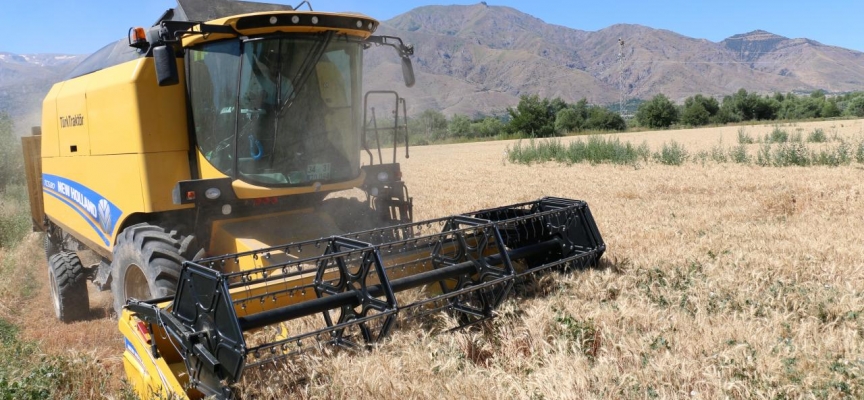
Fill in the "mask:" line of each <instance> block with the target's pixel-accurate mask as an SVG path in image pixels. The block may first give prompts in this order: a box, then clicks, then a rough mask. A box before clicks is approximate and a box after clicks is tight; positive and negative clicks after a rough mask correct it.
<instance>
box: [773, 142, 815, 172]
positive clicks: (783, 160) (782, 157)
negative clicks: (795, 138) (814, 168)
mask: <svg viewBox="0 0 864 400" xmlns="http://www.w3.org/2000/svg"><path fill="white" fill-rule="evenodd" d="M772 163H773V165H774V166H777V167H788V166H792V165H795V166H799V167H805V166H807V165H810V157H809V152H808V151H807V147H806V146H805V145H804V144H803V143H783V144H781V145H780V146H778V147H777V150H776V151H775V152H774V157H773V160H772Z"/></svg>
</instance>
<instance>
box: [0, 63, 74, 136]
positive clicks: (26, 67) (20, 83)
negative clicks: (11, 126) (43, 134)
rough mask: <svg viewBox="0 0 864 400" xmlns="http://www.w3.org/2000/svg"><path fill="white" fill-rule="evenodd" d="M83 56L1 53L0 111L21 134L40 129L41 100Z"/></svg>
mask: <svg viewBox="0 0 864 400" xmlns="http://www.w3.org/2000/svg"><path fill="white" fill-rule="evenodd" d="M83 59H84V56H75V55H61V54H34V55H17V54H11V53H3V52H0V111H6V112H8V113H9V114H10V115H11V116H12V118H13V120H14V121H15V131H16V133H18V134H23V133H26V132H30V127H31V126H35V125H40V124H41V123H40V122H39V121H40V119H41V116H40V112H41V109H42V98H43V97H45V94H46V93H48V90H50V89H51V85H53V84H54V83H55V82H57V81H59V80H61V79H63V77H64V76H66V74H67V73H68V72H69V71H70V70H71V69H72V68H73V67H75V65H77V64H78V63H79V62H81V60H83Z"/></svg>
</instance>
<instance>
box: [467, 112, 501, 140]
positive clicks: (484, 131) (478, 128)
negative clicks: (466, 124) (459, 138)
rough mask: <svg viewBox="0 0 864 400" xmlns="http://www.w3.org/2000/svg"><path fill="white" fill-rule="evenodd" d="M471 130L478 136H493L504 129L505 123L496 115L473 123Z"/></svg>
mask: <svg viewBox="0 0 864 400" xmlns="http://www.w3.org/2000/svg"><path fill="white" fill-rule="evenodd" d="M471 131H472V132H474V133H475V135H476V137H492V136H497V135H499V134H501V132H502V131H504V123H503V122H501V120H500V119H498V118H495V117H486V118H483V119H482V120H480V121H477V122H474V123H472V124H471Z"/></svg>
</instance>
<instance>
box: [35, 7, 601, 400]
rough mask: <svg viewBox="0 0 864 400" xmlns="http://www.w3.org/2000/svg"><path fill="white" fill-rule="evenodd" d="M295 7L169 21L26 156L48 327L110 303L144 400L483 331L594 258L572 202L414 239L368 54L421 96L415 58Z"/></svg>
mask: <svg viewBox="0 0 864 400" xmlns="http://www.w3.org/2000/svg"><path fill="white" fill-rule="evenodd" d="M301 4H302V5H306V6H307V7H306V8H304V9H296V8H292V7H289V6H284V5H274V4H264V3H252V2H242V1H228V0H178V5H177V7H176V8H173V9H171V10H168V11H167V12H166V13H165V14H164V15H163V16H162V17H161V18H159V20H158V21H157V23H156V24H155V25H154V26H153V27H151V28H147V29H145V28H133V29H130V31H129V35H128V38H127V39H123V40H121V41H119V42H117V43H114V44H111V45H109V46H106V47H105V48H103V49H102V50H99V51H97V52H96V53H94V54H93V55H92V56H91V57H89V58H88V59H86V60H85V61H84V62H82V63H81V65H79V66H78V67H76V69H75V70H73V71H72V73H71V74H70V76H68V77H67V79H66V80H65V81H63V82H60V83H58V84H56V85H55V86H54V87H53V88H52V89H51V91H50V92H49V94H48V95H47V96H46V98H45V101H44V103H43V118H42V127H41V135H38V136H32V137H29V138H25V140H24V144H25V146H24V148H25V151H26V152H27V154H28V155H30V156H29V157H26V159H27V163H28V165H27V171H28V184H29V185H30V189H31V190H30V192H31V204H32V205H33V208H32V212H33V219H34V222H35V228H37V229H39V230H44V231H45V232H46V241H45V251H46V256H47V257H48V264H49V271H48V275H49V278H50V280H51V293H52V300H53V304H54V307H55V311H56V312H57V316H58V318H59V319H61V320H63V321H72V320H76V319H80V318H82V317H84V316H86V315H87V313H88V309H89V302H88V292H87V291H88V286H87V285H86V281H87V280H88V279H89V280H92V281H93V282H94V283H95V285H96V286H97V287H98V288H100V289H102V290H108V289H110V290H111V292H112V295H113V298H114V309H115V310H116V312H117V314H118V318H119V327H120V330H121V332H122V333H123V335H124V338H125V345H126V350H125V352H124V355H123V360H124V367H125V370H126V372H127V375H128V377H129V382H130V383H131V384H132V385H133V386H134V388H135V389H136V390H137V392H138V393H139V394H140V395H141V397H143V398H149V397H154V396H156V397H172V398H173V397H178V398H184V397H190V398H197V397H203V396H216V397H232V396H234V395H235V394H236V393H237V392H236V390H237V388H238V385H239V386H240V387H242V384H241V383H242V382H243V376H245V375H244V373H245V372H246V371H248V370H250V369H254V368H268V367H271V366H273V365H276V364H277V363H280V362H290V359H291V357H293V356H295V355H297V354H298V353H301V352H303V351H305V350H308V349H314V348H320V346H323V345H337V346H342V347H350V348H356V347H361V348H362V347H366V346H368V345H370V344H372V343H374V342H376V341H378V340H380V339H381V338H383V337H385V336H387V334H388V333H389V332H390V331H391V330H392V329H393V328H394V327H396V326H398V325H400V324H404V323H406V322H407V321H411V320H414V319H416V318H425V316H427V315H429V314H431V313H434V312H437V311H445V312H449V313H451V314H452V315H454V316H455V317H456V318H455V320H456V321H457V324H456V326H455V327H464V326H467V325H472V324H476V323H478V322H481V321H484V320H487V319H489V318H491V317H493V316H494V313H495V308H496V307H497V306H498V305H499V304H500V303H501V301H502V300H503V299H504V298H505V297H506V296H507V294H508V293H509V291H510V289H511V287H512V286H513V284H514V283H515V282H517V281H518V280H520V279H523V278H524V277H526V276H527V275H530V274H534V273H537V272H541V271H545V270H549V269H552V268H558V267H562V266H576V267H581V266H586V265H589V264H592V263H595V262H597V260H598V259H599V258H600V256H601V255H602V254H603V252H604V250H605V244H604V243H603V240H602V238H601V236H600V233H599V231H598V230H597V227H596V224H595V222H594V219H593V217H592V216H591V213H590V211H589V209H588V206H587V204H585V203H584V202H582V201H577V200H569V199H560V198H551V197H547V198H543V199H540V200H537V201H533V202H526V203H519V204H513V205H508V206H503V207H498V208H494V209H487V210H481V211H475V212H470V213H465V214H460V215H454V216H449V217H444V218H437V219H432V220H426V221H420V222H417V221H414V218H413V212H412V198H411V197H409V195H408V190H407V188H406V186H405V184H404V182H403V181H402V173H401V169H400V164H399V162H398V161H399V157H398V153H400V152H401V151H400V150H401V149H400V145H402V144H403V143H404V146H405V148H404V151H405V153H404V156H405V158H407V157H408V124H407V106H406V102H405V100H404V98H402V97H400V96H399V94H398V93H397V92H394V91H369V92H366V93H363V92H362V80H363V79H362V77H363V75H362V65H363V54H364V51H365V50H366V49H368V48H370V47H373V46H386V47H390V48H392V49H393V50H395V52H396V56H397V57H399V59H400V60H401V64H402V75H403V78H404V83H405V84H406V85H407V86H412V85H413V84H414V81H415V77H414V72H413V68H412V66H411V61H410V57H411V56H412V55H413V52H414V49H413V47H411V46H410V45H406V44H405V43H403V41H402V40H401V39H399V38H396V37H389V36H376V35H374V32H375V31H376V29H377V28H378V25H379V23H378V21H376V20H374V19H372V18H370V17H367V16H364V15H360V14H354V13H327V12H318V11H313V10H312V7H311V6H310V5H309V4H308V2H305V1H304V2H303V3H301ZM381 105H384V106H385V107H387V110H386V111H385V112H384V113H382V114H388V112H389V115H392V118H390V116H389V115H388V117H387V118H386V122H382V123H380V124H379V122H378V120H377V119H376V110H375V108H374V107H373V106H379V107H380V106H381ZM391 144H392V156H391V154H389V153H390V152H389V149H384V147H387V146H390V145H391ZM355 188H359V189H361V190H362V191H363V192H364V193H365V195H364V196H363V199H362V200H353V199H347V198H344V197H338V196H336V197H334V198H327V195H328V194H329V193H334V192H337V191H343V190H348V189H355ZM331 197H332V196H331ZM82 251H89V252H91V253H93V255H95V259H96V260H98V261H97V262H96V263H94V264H93V265H91V266H84V265H83V264H82V262H81V259H80V258H79V256H78V253H79V252H82ZM90 258H94V257H90ZM241 390H242V389H241Z"/></svg>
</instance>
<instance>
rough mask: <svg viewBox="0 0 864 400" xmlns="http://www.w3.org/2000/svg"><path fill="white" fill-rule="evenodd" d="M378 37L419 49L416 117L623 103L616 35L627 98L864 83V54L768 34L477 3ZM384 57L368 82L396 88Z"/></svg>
mask: <svg viewBox="0 0 864 400" xmlns="http://www.w3.org/2000/svg"><path fill="white" fill-rule="evenodd" d="M379 33H381V34H388V35H396V36H401V37H403V38H405V39H406V40H407V41H408V42H410V43H413V44H415V46H416V48H417V54H416V57H415V67H416V69H417V71H418V75H419V77H420V79H418V82H419V83H418V87H417V88H414V89H411V90H405V89H400V91H403V92H405V93H406V94H408V96H409V104H414V109H415V110H418V111H419V110H423V109H426V108H438V109H441V110H444V111H445V112H446V113H457V112H458V113H465V114H472V113H473V112H476V111H481V112H489V111H494V110H502V109H504V108H505V107H506V106H508V105H512V104H515V103H516V102H517V101H518V97H519V95H521V94H526V93H538V94H540V95H542V96H561V97H562V98H564V99H565V100H568V101H576V100H578V99H580V98H582V97H586V98H588V100H589V101H591V102H592V103H609V102H614V101H617V100H618V98H619V94H620V90H619V87H620V85H619V80H620V77H621V75H622V73H621V72H622V71H621V70H622V68H621V67H620V66H619V64H618V61H617V60H618V52H619V49H620V48H619V45H618V39H619V38H621V39H623V40H624V42H625V47H624V63H623V82H624V87H625V92H626V96H627V97H628V98H648V97H651V96H653V95H655V94H657V93H665V94H667V95H669V96H670V97H671V98H673V99H675V100H679V101H680V100H683V99H684V98H686V97H688V96H691V95H693V94H695V93H704V94H709V95H715V96H719V95H725V94H729V93H732V92H734V91H736V90H738V89H739V88H742V87H743V88H746V89H747V90H749V91H757V92H766V93H767V92H773V91H780V92H789V91H812V90H815V89H824V90H827V91H829V92H841V91H851V90H860V88H861V87H862V84H864V53H861V52H857V51H853V50H848V49H843V48H839V47H834V46H827V45H824V44H821V43H819V42H816V41H813V40H810V39H789V38H785V37H782V36H778V35H773V34H771V33H768V32H765V31H753V32H750V33H745V34H741V35H735V36H732V37H730V38H728V39H726V40H724V41H721V42H719V43H715V42H711V41H708V40H704V39H694V38H690V37H686V36H683V35H680V34H677V33H675V32H671V31H668V30H661V29H653V28H650V27H645V26H640V25H626V24H619V25H613V26H610V27H607V28H604V29H601V30H599V31H595V32H587V31H581V30H576V29H570V28H566V27H562V26H557V25H551V24H546V23H544V22H543V21H541V20H539V19H537V18H534V17H532V16H530V15H527V14H524V13H522V12H520V11H518V10H515V9H512V8H508V7H498V6H488V5H486V4H483V3H480V4H476V5H471V6H428V7H421V8H417V9H414V10H412V11H410V12H408V13H405V14H402V15H400V16H398V17H396V18H393V19H391V20H388V21H385V22H384V23H383V24H382V28H381V30H380V31H379ZM388 56H389V54H385V53H384V52H382V51H379V52H377V53H371V52H370V57H369V58H370V60H369V61H368V62H369V64H370V65H374V66H376V67H380V70H381V71H386V72H385V74H383V76H381V75H379V76H375V77H372V78H370V84H371V85H372V86H374V87H376V88H377V87H384V86H386V85H392V83H391V82H395V79H392V78H391V77H390V76H389V75H388V74H391V73H396V72H398V69H395V68H394V67H395V62H396V60H394V59H393V58H392V57H388ZM391 64H392V66H391ZM385 82H386V83H385Z"/></svg>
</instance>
